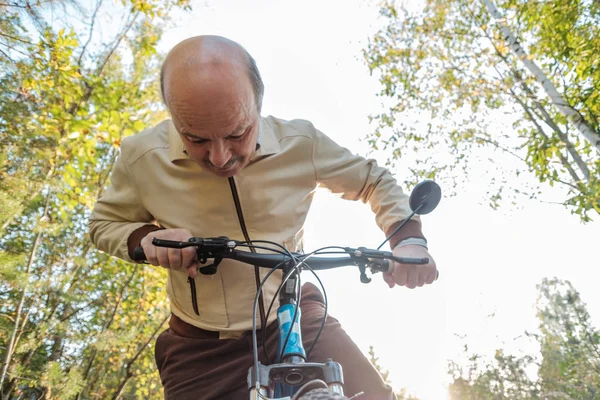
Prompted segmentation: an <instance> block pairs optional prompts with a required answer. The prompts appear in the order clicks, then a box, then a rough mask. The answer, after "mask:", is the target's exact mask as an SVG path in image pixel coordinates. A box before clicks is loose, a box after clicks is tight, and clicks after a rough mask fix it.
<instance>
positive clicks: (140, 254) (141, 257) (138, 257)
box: [133, 246, 146, 262]
mask: <svg viewBox="0 0 600 400" xmlns="http://www.w3.org/2000/svg"><path fill="white" fill-rule="evenodd" d="M133 261H137V262H142V261H146V253H144V249H143V248H142V247H140V246H138V247H136V248H135V249H134V250H133Z"/></svg>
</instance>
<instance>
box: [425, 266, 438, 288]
mask: <svg viewBox="0 0 600 400" xmlns="http://www.w3.org/2000/svg"><path fill="white" fill-rule="evenodd" d="M436 278H437V269H435V268H434V270H433V271H432V272H431V273H430V274H429V275H427V284H428V285H431V284H432V283H433V282H435V279H436Z"/></svg>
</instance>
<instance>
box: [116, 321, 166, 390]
mask: <svg viewBox="0 0 600 400" xmlns="http://www.w3.org/2000/svg"><path fill="white" fill-rule="evenodd" d="M169 316H170V314H169V313H167V315H166V316H165V318H164V319H163V320H162V322H161V323H160V325H158V327H157V328H156V329H155V330H154V332H152V335H151V336H150V337H149V338H148V340H146V342H145V343H144V344H143V345H142V346H140V348H139V350H138V352H137V353H136V354H135V355H134V356H133V357H132V358H131V359H130V360H129V361H128V362H127V368H126V369H125V370H126V374H125V379H123V381H121V382H120V383H119V386H118V388H117V390H116V391H115V394H114V395H113V397H112V400H117V399H118V398H119V397H120V396H121V393H122V392H123V389H125V385H126V384H127V382H128V381H129V378H131V377H132V376H133V373H132V372H131V367H132V366H133V364H135V362H136V361H137V359H138V358H139V357H140V355H141V354H142V353H143V352H144V349H146V347H148V344H150V342H151V341H152V340H153V339H154V336H156V334H157V333H158V332H159V331H160V330H161V329H162V327H163V325H164V324H165V322H167V319H169Z"/></svg>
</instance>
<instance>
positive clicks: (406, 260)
mask: <svg viewBox="0 0 600 400" xmlns="http://www.w3.org/2000/svg"><path fill="white" fill-rule="evenodd" d="M399 262H400V264H411V265H425V264H429V258H427V257H423V258H416V257H400V258H399Z"/></svg>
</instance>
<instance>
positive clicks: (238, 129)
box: [180, 122, 252, 140]
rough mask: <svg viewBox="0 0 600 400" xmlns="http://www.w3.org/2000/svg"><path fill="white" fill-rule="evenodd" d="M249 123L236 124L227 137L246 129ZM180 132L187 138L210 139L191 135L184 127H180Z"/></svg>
mask: <svg viewBox="0 0 600 400" xmlns="http://www.w3.org/2000/svg"><path fill="white" fill-rule="evenodd" d="M251 125H252V124H251V123H250V122H244V123H242V124H240V125H238V127H237V128H235V129H234V130H233V132H231V133H230V134H229V135H227V137H230V136H237V135H239V134H240V133H242V132H244V131H246V129H248V128H250V126H251ZM180 132H181V134H182V135H185V136H187V137H188V138H190V139H196V140H210V139H206V138H201V137H199V136H196V135H193V134H191V133H189V132H186V129H185V128H182V129H181V131H180Z"/></svg>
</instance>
